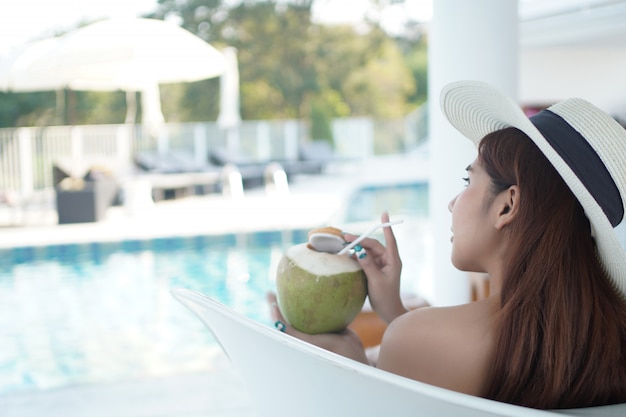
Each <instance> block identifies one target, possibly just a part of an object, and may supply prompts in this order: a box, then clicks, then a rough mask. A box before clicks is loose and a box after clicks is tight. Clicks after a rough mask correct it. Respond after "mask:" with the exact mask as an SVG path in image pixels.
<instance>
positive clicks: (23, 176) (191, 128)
mask: <svg viewBox="0 0 626 417" xmlns="http://www.w3.org/2000/svg"><path fill="white" fill-rule="evenodd" d="M426 108H427V106H422V107H420V108H419V109H417V110H416V111H414V112H413V113H411V114H409V115H408V116H407V117H405V118H403V119H397V120H375V119H371V118H346V119H335V120H334V121H333V122H332V131H333V136H334V139H333V140H334V149H335V153H336V154H337V156H339V157H346V158H363V157H369V156H373V155H379V154H391V153H402V152H405V151H406V150H409V149H412V148H414V147H415V146H416V145H418V144H419V143H420V141H421V140H423V139H424V135H425V131H426V129H425V128H424V126H425V124H426V113H425V110H424V109H426ZM308 137H309V135H308V127H307V124H306V123H305V122H304V121H300V120H259V121H244V122H242V123H241V125H240V127H239V128H238V129H237V130H236V131H235V132H230V134H229V132H224V131H221V130H220V129H219V127H218V126H217V124H216V123H214V122H202V123H168V124H165V125H164V126H163V128H162V129H161V131H160V133H159V135H158V137H151V136H149V135H147V134H145V133H144V129H143V128H142V126H141V125H133V124H122V125H89V126H50V127H24V128H9V129H0V194H2V193H3V192H14V193H18V194H20V195H29V194H31V193H33V192H34V191H36V190H48V189H51V188H52V187H53V186H54V183H53V182H54V181H53V175H52V167H53V165H54V163H55V161H59V160H63V159H65V160H68V159H72V160H76V161H80V160H83V161H84V160H87V161H88V160H93V159H97V158H106V159H107V160H109V161H114V162H115V165H116V168H117V169H120V168H121V169H122V170H124V171H127V172H130V171H131V170H132V169H133V158H134V156H135V155H136V154H137V153H138V152H142V151H154V152H160V153H167V152H168V151H183V152H187V153H188V154H190V155H193V157H194V158H195V160H196V162H198V164H202V163H206V162H207V161H208V155H209V152H210V151H211V149H214V148H222V147H229V149H232V150H234V151H235V152H238V153H241V154H245V155H247V156H248V157H250V158H251V159H252V160H258V161H269V160H296V159H297V158H298V150H299V147H300V145H301V144H302V143H304V142H305V141H307V140H308Z"/></svg>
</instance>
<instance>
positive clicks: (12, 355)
mask: <svg viewBox="0 0 626 417" xmlns="http://www.w3.org/2000/svg"><path fill="white" fill-rule="evenodd" d="M305 240H306V231H290V232H267V233H255V234H247V235H226V236H214V237H210V236H198V237H194V238H184V239H183V238H172V239H157V240H152V241H126V242H120V243H116V244H110V243H107V244H90V245H62V246H49V247H41V248H34V247H29V248H19V249H13V250H5V251H0V265H1V266H0V395H1V394H3V393H8V392H16V391H24V390H31V389H49V388H55V387H60V386H68V385H73V384H83V383H91V382H111V381H119V380H128V379H135V378H143V377H150V376H157V375H167V374H170V373H173V372H180V371H185V370H204V369H207V367H210V366H211V361H212V357H213V355H214V353H215V349H214V347H215V346H216V345H215V342H214V340H213V338H212V336H211V334H210V333H209V332H207V331H206V330H205V329H204V328H203V327H202V324H201V323H200V321H199V320H197V319H195V317H192V316H191V313H190V312H189V311H188V310H186V309H185V308H184V307H183V306H182V305H181V304H180V303H178V302H177V301H176V300H175V299H174V298H173V297H172V296H171V295H170V293H169V291H170V289H172V288H176V287H184V288H189V289H194V290H197V291H200V292H202V293H204V294H207V295H210V296H211V297H214V298H216V299H218V300H220V301H221V302H223V303H225V304H227V305H230V306H232V307H233V308H235V309H237V310H238V311H240V312H242V313H244V314H246V315H248V316H250V317H252V318H254V319H256V320H258V321H261V322H267V321H268V320H269V314H268V313H269V312H268V307H267V304H266V302H265V294H266V292H267V291H268V290H270V289H272V288H273V281H272V277H273V276H274V271H275V268H276V264H277V262H278V260H279V259H280V256H281V254H282V251H283V250H284V249H285V248H286V247H287V246H288V245H291V244H293V243H295V242H298V243H299V242H302V241H305Z"/></svg>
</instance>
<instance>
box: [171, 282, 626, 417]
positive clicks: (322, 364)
mask: <svg viewBox="0 0 626 417" xmlns="http://www.w3.org/2000/svg"><path fill="white" fill-rule="evenodd" d="M172 294H173V296H174V297H175V298H176V299H178V300H179V301H180V302H181V303H182V304H184V305H185V306H186V307H188V308H189V309H190V310H191V311H192V312H193V313H195V314H196V315H197V316H198V317H199V318H200V320H202V322H204V324H205V325H206V326H207V327H208V328H209V329H210V330H211V331H212V332H213V334H214V335H215V337H216V339H217V340H218V341H219V343H220V344H221V346H222V348H223V349H224V350H225V352H226V354H227V355H228V357H229V358H230V360H231V362H232V365H233V367H234V368H235V369H236V370H238V372H239V373H240V374H241V376H242V377H243V380H244V381H245V383H246V384H247V387H248V389H249V394H250V396H251V399H252V401H253V404H254V405H255V406H256V411H257V412H258V415H259V416H261V417H292V416H301V417H306V416H311V417H319V416H325V417H332V416H337V417H351V416H358V417H369V416H372V417H374V416H375V417H380V416H394V417H409V416H411V417H415V416H444V417H445V416H450V417H458V416H462V417H479V416H480V417H486V416H490V417H496V416H500V417H513V416H516V417H550V416H553V417H554V416H559V415H569V416H624V415H626V404H619V405H613V406H604V407H590V408H581V409H575V410H559V411H543V410H535V409H531V408H525V407H519V406H515V405H511V404H505V403H501V402H497V401H491V400H486V399H482V398H478V397H474V396H470V395H466V394H461V393H458V392H454V391H450V390H446V389H443V388H439V387H435V386H432V385H428V384H425V383H421V382H418V381H414V380H411V379H408V378H404V377H401V376H398V375H394V374H392V373H389V372H385V371H382V370H380V369H377V368H374V367H370V366H367V365H364V364H361V363H359V362H356V361H353V360H350V359H347V358H344V357H342V356H339V355H336V354H334V353H331V352H328V351H326V350H323V349H320V348H318V347H316V346H313V345H310V344H308V343H305V342H303V341H301V340H298V339H296V338H293V337H291V336H288V335H286V334H284V333H281V332H279V331H277V330H276V329H274V328H270V327H269V326H265V325H263V324H261V323H258V322H255V321H253V320H250V319H248V318H246V317H244V316H242V315H240V314H238V313H236V312H234V311H233V310H231V309H230V308H228V307H225V306H223V305H222V304H220V303H218V302H216V301H214V300H211V299H210V298H208V297H206V296H204V295H202V294H200V293H197V292H194V291H189V290H186V289H174V290H172Z"/></svg>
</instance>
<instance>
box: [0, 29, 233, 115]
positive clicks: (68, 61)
mask: <svg viewBox="0 0 626 417" xmlns="http://www.w3.org/2000/svg"><path fill="white" fill-rule="evenodd" d="M225 68H226V60H225V58H224V55H223V54H222V53H221V52H220V51H218V50H217V49H215V48H214V47H213V46H211V45H210V44H208V43H207V42H205V41H204V40H202V39H200V38H199V37H197V36H195V35H194V34H192V33H191V32H189V31H187V30H185V29H183V28H181V27H179V26H177V25H175V24H173V23H171V22H166V21H163V20H156V19H142V18H118V19H109V20H104V21H100V22H97V23H93V24H91V25H88V26H85V27H83V28H80V29H77V30H75V31H72V32H69V33H67V34H65V35H63V36H61V37H58V38H51V39H46V40H44V41H39V42H35V43H32V44H30V45H26V46H24V47H22V48H20V49H19V50H16V51H14V52H13V53H12V54H10V55H9V56H8V57H6V58H5V59H4V60H3V61H0V90H4V91H15V92H19V91H45V90H59V89H63V88H69V89H72V90H95V91H114V90H124V91H141V92H142V95H143V98H142V101H143V103H144V120H143V121H144V123H148V124H158V123H160V122H162V121H163V116H162V113H161V107H160V97H159V89H158V84H162V83H176V82H191V81H198V80H203V79H207V78H213V77H217V76H220V75H221V74H222V73H223V72H224V71H225Z"/></svg>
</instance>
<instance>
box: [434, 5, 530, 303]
mask: <svg viewBox="0 0 626 417" xmlns="http://www.w3.org/2000/svg"><path fill="white" fill-rule="evenodd" d="M517 7H518V4H517V0H473V1H467V0H436V1H434V2H433V20H432V23H431V29H430V35H429V58H428V77H429V83H428V87H429V94H428V99H429V106H430V108H429V125H430V157H431V158H432V159H431V177H430V216H431V219H432V222H433V228H432V231H433V265H432V271H433V276H432V278H433V285H432V288H433V294H430V295H429V296H430V297H431V302H432V303H433V304H435V305H455V304H461V303H464V302H467V301H468V300H469V284H468V277H467V274H466V273H464V272H460V271H458V270H456V269H455V268H454V266H453V265H452V263H451V261H450V249H451V244H450V236H451V231H450V224H451V222H450V212H449V211H448V208H447V207H448V203H449V201H450V200H451V199H452V198H453V197H454V196H455V195H456V194H457V193H458V192H460V191H461V190H462V187H463V183H462V180H461V178H462V177H464V176H465V171H464V170H465V167H466V166H467V165H468V164H469V163H470V162H472V160H473V159H474V158H475V157H476V150H475V148H474V146H473V145H472V144H471V143H470V141H469V140H467V139H464V138H463V137H462V135H461V134H460V133H458V132H457V131H456V130H455V129H454V128H453V127H452V126H450V125H449V124H448V122H447V121H446V120H445V119H444V117H443V115H442V113H441V110H440V106H439V94H440V92H441V89H442V88H443V86H444V85H446V84H448V83H449V82H452V81H457V80H463V79H474V80H482V81H486V82H488V83H490V84H492V85H494V86H496V87H498V88H500V89H501V90H502V91H504V92H505V93H507V94H509V95H511V97H513V98H516V97H517V78H518V75H517V68H518V35H517V25H518V23H517V22H518V18H517Z"/></svg>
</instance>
